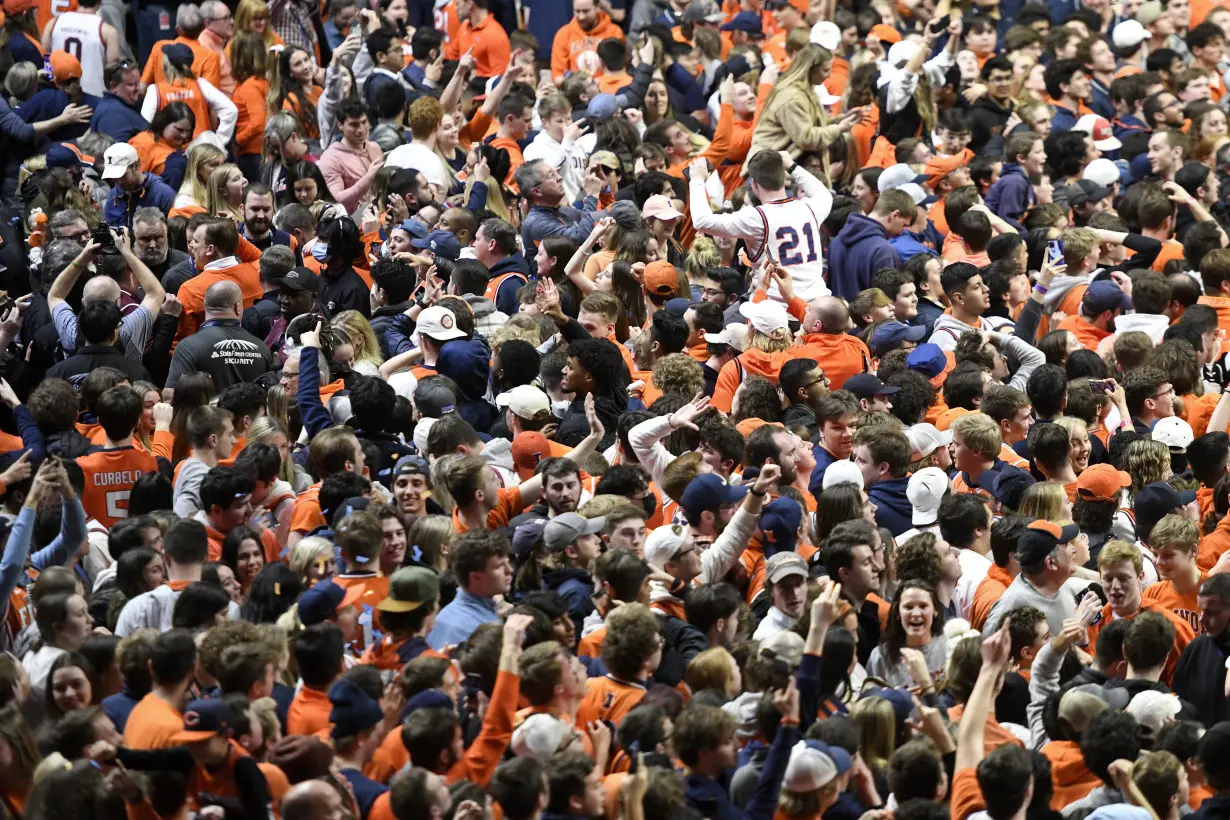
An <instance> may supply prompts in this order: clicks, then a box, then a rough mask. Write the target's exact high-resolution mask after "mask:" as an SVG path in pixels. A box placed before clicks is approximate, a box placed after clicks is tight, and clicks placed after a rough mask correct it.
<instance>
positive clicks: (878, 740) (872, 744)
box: [850, 695, 897, 771]
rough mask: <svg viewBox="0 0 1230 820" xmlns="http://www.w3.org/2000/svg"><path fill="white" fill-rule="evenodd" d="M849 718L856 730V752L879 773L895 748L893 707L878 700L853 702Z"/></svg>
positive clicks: (864, 699) (886, 702)
mask: <svg viewBox="0 0 1230 820" xmlns="http://www.w3.org/2000/svg"><path fill="white" fill-rule="evenodd" d="M850 719H851V720H853V721H854V725H855V726H857V727H858V734H859V738H858V751H859V753H860V754H861V755H862V756H863V760H865V761H867V765H868V766H870V767H871V768H872V769H873V770H880V771H882V770H883V769H884V767H886V766H887V765H888V759H889V758H890V757H892V756H893V752H895V751H896V747H897V718H896V716H895V715H894V714H893V705H892V704H891V703H889V702H888V701H887V700H885V699H884V698H881V697H876V696H874V695H873V696H872V697H867V698H860V699H859V700H856V701H855V702H854V704H853V705H852V706H851V707H850Z"/></svg>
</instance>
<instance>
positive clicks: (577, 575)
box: [542, 567, 594, 624]
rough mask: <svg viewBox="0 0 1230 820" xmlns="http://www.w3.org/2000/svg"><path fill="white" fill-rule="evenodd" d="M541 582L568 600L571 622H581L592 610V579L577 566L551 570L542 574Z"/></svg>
mask: <svg viewBox="0 0 1230 820" xmlns="http://www.w3.org/2000/svg"><path fill="white" fill-rule="evenodd" d="M542 582H543V584H544V585H545V586H546V588H547V589H551V590H554V591H556V592H558V593H559V594H560V597H561V598H563V599H564V600H565V601H567V602H568V614H569V615H571V616H572V621H573V623H578V624H579V623H581V622H583V621H584V620H585V616H586V615H588V614H589V613H591V612H593V611H594V602H593V600H592V599H593V594H594V579H593V578H592V577H591V576H590V574H589V573H588V572H586V571H585V570H583V569H581V568H579V567H574V568H572V569H557V570H551V571H549V572H546V573H544V574H543V576H542Z"/></svg>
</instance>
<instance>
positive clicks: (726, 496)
mask: <svg viewBox="0 0 1230 820" xmlns="http://www.w3.org/2000/svg"><path fill="white" fill-rule="evenodd" d="M745 495H747V486H746V485H731V484H727V483H726V482H725V481H723V480H722V477H721V476H719V475H715V474H713V473H705V474H703V475H698V476H697V477H696V478H694V479H692V480H691V481H689V482H688V486H687V487H685V488H684V489H683V498H682V499H681V500H680V502H679V506H680V507H682V508H683V511H684V512H685V513H686V514H687V516H688V517H689V518H695V517H696V516H699V515H700V514H701V513H703V512H705V511H708V512H717V511H718V508H719V507H722V506H724V505H726V504H736V503H738V502H740V501H742V500H743V496H745Z"/></svg>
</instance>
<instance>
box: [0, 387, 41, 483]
mask: <svg viewBox="0 0 1230 820" xmlns="http://www.w3.org/2000/svg"><path fill="white" fill-rule="evenodd" d="M0 384H4V385H5V387H7V386H8V384H7V383H5V382H0ZM33 471H34V468H33V467H32V466H31V465H30V451H29V450H26V451H24V452H23V453H22V454H21V457H20V458H18V459H17V460H16V461H14V462H13V463H12V464H10V465H9V466H8V469H6V470H5V471H4V472H3V473H0V483H3V484H4V485H5V486H6V487H11V486H12V485H14V484H16V483H17V482H19V481H25V480H26V479H27V478H29V477H30V474H31V473H32V472H33Z"/></svg>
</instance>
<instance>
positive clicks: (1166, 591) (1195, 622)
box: [1140, 572, 1209, 632]
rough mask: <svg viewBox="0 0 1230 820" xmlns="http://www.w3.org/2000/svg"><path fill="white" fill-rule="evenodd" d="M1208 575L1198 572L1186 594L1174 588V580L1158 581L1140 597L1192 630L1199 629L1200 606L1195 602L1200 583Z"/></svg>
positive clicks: (1197, 630) (1196, 630)
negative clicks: (1189, 590)
mask: <svg viewBox="0 0 1230 820" xmlns="http://www.w3.org/2000/svg"><path fill="white" fill-rule="evenodd" d="M1208 577H1209V576H1208V575H1207V574H1206V573H1204V572H1201V573H1200V577H1199V580H1197V581H1196V586H1194V587H1192V591H1191V592H1189V593H1187V594H1186V595H1182V594H1180V593H1179V591H1178V590H1177V589H1175V585H1174V581H1158V582H1157V583H1156V584H1153V585H1152V586H1151V587H1149V588H1148V589H1146V590H1145V591H1144V593H1143V594H1142V595H1141V596H1140V599H1141V600H1142V601H1144V602H1145V603H1147V604H1154V605H1156V606H1157V607H1159V608H1160V609H1164V610H1166V611H1167V612H1169V613H1170V614H1172V615H1174V616H1175V617H1176V618H1178V619H1179V620H1181V621H1185V622H1186V623H1187V625H1188V626H1190V627H1191V628H1192V632H1199V631H1200V606H1199V605H1198V604H1197V603H1196V596H1197V593H1198V592H1199V591H1200V585H1201V584H1203V583H1204V582H1205V581H1206V580H1208Z"/></svg>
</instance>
